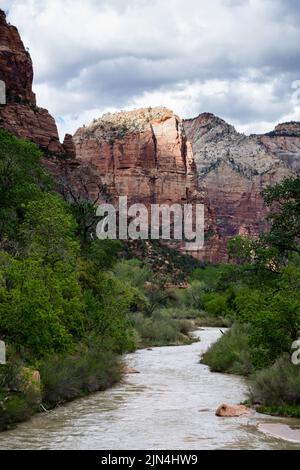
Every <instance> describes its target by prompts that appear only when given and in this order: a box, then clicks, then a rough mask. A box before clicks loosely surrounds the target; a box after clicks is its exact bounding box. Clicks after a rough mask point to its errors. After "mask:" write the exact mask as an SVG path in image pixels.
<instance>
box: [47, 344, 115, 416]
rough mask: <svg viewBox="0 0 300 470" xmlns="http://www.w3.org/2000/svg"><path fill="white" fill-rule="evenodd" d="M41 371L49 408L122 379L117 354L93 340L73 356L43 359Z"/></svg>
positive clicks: (109, 385) (103, 388) (81, 346)
mask: <svg viewBox="0 0 300 470" xmlns="http://www.w3.org/2000/svg"><path fill="white" fill-rule="evenodd" d="M40 372H41V380H42V383H43V402H44V404H45V405H46V407H47V408H48V407H53V406H55V405H59V404H62V403H64V402H66V401H70V400H74V399H75V398H77V397H79V396H84V395H86V394H88V393H92V392H96V391H100V390H105V389H106V388H108V387H111V386H112V385H114V384H115V383H116V382H118V380H120V377H121V366H120V361H119V359H118V356H116V355H115V354H113V353H112V352H109V351H107V350H103V349H102V348H101V347H99V345H97V343H94V345H93V346H92V347H88V346H87V345H83V344H82V345H80V346H79V347H78V348H77V350H76V352H75V353H74V354H72V355H67V356H66V355H64V356H52V357H50V358H48V359H46V360H43V361H42V362H41V364H40Z"/></svg>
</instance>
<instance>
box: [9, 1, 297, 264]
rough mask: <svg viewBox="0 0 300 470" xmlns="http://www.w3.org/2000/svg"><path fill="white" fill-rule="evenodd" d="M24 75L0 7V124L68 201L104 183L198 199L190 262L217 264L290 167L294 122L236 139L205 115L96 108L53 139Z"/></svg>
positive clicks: (149, 199)
mask: <svg viewBox="0 0 300 470" xmlns="http://www.w3.org/2000/svg"><path fill="white" fill-rule="evenodd" d="M32 79H33V68H32V62H31V58H30V55H29V53H28V52H27V51H26V50H25V48H24V45H23V43H22V40H21V38H20V36H19V33H18V31H17V29H16V28H15V27H13V26H11V25H9V24H8V23H7V21H6V17H5V14H4V12H3V11H2V10H0V80H4V81H5V83H6V87H7V104H6V105H2V106H1V105H0V127H4V128H6V129H8V130H10V131H11V132H13V133H14V134H16V135H18V136H20V137H25V138H28V139H31V140H32V141H33V142H35V143H37V144H38V145H39V146H40V147H41V148H42V149H43V150H44V152H45V155H46V156H47V155H48V156H49V155H50V156H55V157H58V158H51V159H45V161H44V164H45V166H46V167H47V168H48V169H49V170H50V171H51V172H52V174H53V175H55V177H56V178H57V180H58V185H59V188H60V190H61V192H62V193H63V194H64V195H65V196H66V197H69V198H71V199H72V197H73V198H75V199H78V198H79V199H80V198H89V199H90V200H93V201H96V200H99V197H102V196H103V194H102V189H103V187H105V191H106V194H109V195H110V198H112V200H113V199H116V197H117V196H119V195H126V196H128V198H129V202H131V203H132V202H142V203H145V204H147V205H149V204H151V203H159V204H162V203H167V204H173V203H180V204H184V203H186V202H198V203H203V204H204V205H205V208H206V211H205V216H206V242H205V247H204V250H202V251H201V252H199V253H195V254H194V255H195V256H196V257H198V258H199V259H205V260H209V261H213V262H219V261H226V260H227V259H228V256H227V250H226V247H227V241H228V239H229V238H230V237H232V236H234V235H236V234H247V235H250V236H256V235H257V234H258V233H259V232H260V230H261V229H262V228H263V220H264V216H265V214H266V209H265V207H264V205H263V200H262V197H261V195H260V193H261V190H262V188H264V187H265V186H266V185H267V184H272V183H274V182H276V181H280V180H281V179H282V178H284V177H286V176H289V175H292V174H295V173H296V172H298V171H299V169H300V123H295V122H291V123H285V124H280V125H278V126H277V127H276V128H275V130H274V131H273V132H270V133H269V134H265V135H258V136H256V135H252V136H249V137H246V136H244V135H242V134H239V133H238V132H236V130H235V129H234V128H233V127H232V126H230V125H229V124H227V123H226V122H225V121H223V120H222V119H219V118H217V117H216V116H214V115H212V114H208V113H205V114H201V115H200V116H198V117H197V118H195V119H191V120H187V121H184V122H183V121H182V120H181V119H180V118H179V117H178V116H176V115H175V114H174V113H173V112H172V111H170V110H168V109H166V108H156V109H151V108H148V109H141V110H135V111H131V112H123V113H116V114H107V115H104V116H103V117H102V118H100V119H98V120H95V121H94V122H93V123H92V124H91V125H89V126H87V127H84V128H81V129H79V130H78V131H77V132H76V134H75V136H74V137H72V136H70V135H67V136H66V137H65V140H64V143H63V144H60V142H59V138H58V133H57V127H56V124H55V121H54V119H53V118H52V117H51V116H50V115H49V113H48V111H47V110H45V109H41V108H38V107H37V106H36V99H35V95H34V93H33V91H32ZM61 157H63V158H61ZM66 157H67V158H66ZM105 197H106V195H105ZM179 248H181V249H182V245H181V246H179Z"/></svg>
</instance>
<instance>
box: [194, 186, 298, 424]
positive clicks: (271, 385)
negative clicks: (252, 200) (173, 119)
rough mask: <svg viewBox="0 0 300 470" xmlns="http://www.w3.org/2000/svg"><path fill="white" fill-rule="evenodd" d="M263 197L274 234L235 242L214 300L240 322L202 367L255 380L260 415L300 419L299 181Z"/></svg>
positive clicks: (253, 391)
mask: <svg viewBox="0 0 300 470" xmlns="http://www.w3.org/2000/svg"><path fill="white" fill-rule="evenodd" d="M264 199H265V203H266V204H267V205H268V206H269V208H270V213H269V216H268V221H269V227H270V228H269V230H267V231H266V232H265V233H262V234H261V235H260V237H259V238H258V239H256V240H251V239H247V238H241V237H237V238H234V239H232V240H231V241H230V246H229V249H230V253H231V256H232V257H233V259H234V261H235V265H232V266H226V267H225V269H223V270H222V268H218V269H217V272H218V276H217V277H218V281H217V283H216V285H215V287H214V289H213V292H212V301H213V303H214V304H215V305H216V308H217V311H218V313H219V314H221V313H224V314H225V315H226V316H229V317H230V318H231V319H232V321H233V323H234V325H233V327H232V329H231V330H230V331H229V332H228V333H227V334H225V335H224V336H223V337H222V338H221V339H220V340H219V341H218V342H217V343H216V344H215V345H213V346H212V347H211V348H210V350H209V351H208V352H207V353H206V354H205V355H204V358H203V362H204V363H205V364H207V365H209V366H210V368H211V369H212V370H213V371H217V372H227V373H233V374H241V375H245V376H249V377H250V391H249V402H250V403H251V404H256V405H257V406H258V410H260V411H262V412H266V413H271V414H278V415H285V416H293V417H298V418H299V417H300V366H299V365H296V364H294V363H292V361H291V355H292V353H293V352H294V351H293V350H292V345H293V342H294V341H296V340H298V339H299V338H300V245H299V235H300V178H299V177H296V178H290V179H286V180H284V181H283V182H282V183H279V184H276V185H275V186H273V187H269V188H267V189H266V190H265V191H264ZM220 269H221V273H220ZM200 277H201V276H200Z"/></svg>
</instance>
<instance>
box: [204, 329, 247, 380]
mask: <svg viewBox="0 0 300 470" xmlns="http://www.w3.org/2000/svg"><path fill="white" fill-rule="evenodd" d="M250 334H251V327H250V326H249V325H247V324H242V325H241V324H238V323H236V324H234V326H233V327H232V329H231V330H229V331H228V332H227V333H226V334H225V335H223V336H222V337H221V339H220V340H219V341H218V342H217V343H215V344H213V345H212V346H211V347H210V349H209V350H208V351H207V352H206V353H205V354H204V356H203V359H202V362H203V364H206V365H208V366H209V367H210V368H211V370H212V371H214V372H226V373H230V374H238V375H249V374H250V373H251V372H252V371H253V365H252V361H251V349H250V343H249V338H250Z"/></svg>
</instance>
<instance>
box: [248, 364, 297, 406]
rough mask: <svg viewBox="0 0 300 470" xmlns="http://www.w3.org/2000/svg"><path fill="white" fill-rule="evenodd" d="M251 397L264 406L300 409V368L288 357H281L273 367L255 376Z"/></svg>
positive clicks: (251, 387)
mask: <svg viewBox="0 0 300 470" xmlns="http://www.w3.org/2000/svg"><path fill="white" fill-rule="evenodd" d="M250 397H251V400H252V401H253V402H257V403H260V404H262V405H263V406H268V407H282V406H283V407H284V406H285V405H291V406H294V405H297V406H299V407H300V366H296V365H294V364H292V363H291V362H290V360H289V356H288V355H284V356H281V357H280V358H279V359H277V361H276V362H275V363H274V364H273V365H272V366H271V367H268V368H266V369H263V370H261V371H259V372H257V373H256V374H255V376H254V377H253V378H252V381H251V386H250Z"/></svg>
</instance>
